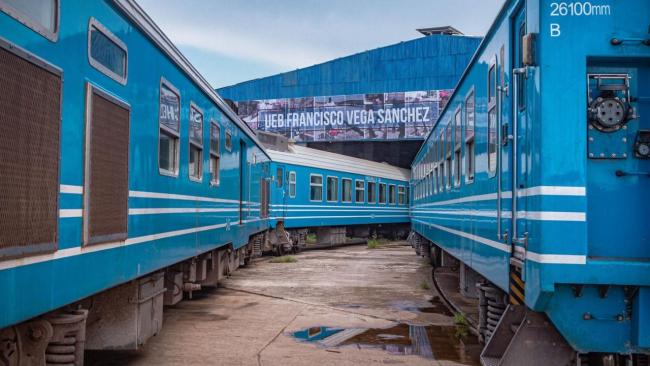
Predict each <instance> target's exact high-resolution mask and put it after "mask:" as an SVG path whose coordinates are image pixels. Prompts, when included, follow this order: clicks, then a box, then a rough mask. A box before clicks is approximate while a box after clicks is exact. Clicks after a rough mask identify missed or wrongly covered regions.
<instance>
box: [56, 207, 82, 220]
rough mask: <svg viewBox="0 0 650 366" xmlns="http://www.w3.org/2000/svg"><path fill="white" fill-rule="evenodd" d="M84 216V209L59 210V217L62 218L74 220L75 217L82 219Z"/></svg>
mask: <svg viewBox="0 0 650 366" xmlns="http://www.w3.org/2000/svg"><path fill="white" fill-rule="evenodd" d="M82 216H83V210H82V209H80V208H79V209H76V208H75V209H68V208H64V209H61V210H59V217H60V218H62V219H63V218H74V217H82Z"/></svg>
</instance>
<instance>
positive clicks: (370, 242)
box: [368, 239, 380, 249]
mask: <svg viewBox="0 0 650 366" xmlns="http://www.w3.org/2000/svg"><path fill="white" fill-rule="evenodd" d="M379 247H380V244H379V240H377V239H369V240H368V249H377V248H379Z"/></svg>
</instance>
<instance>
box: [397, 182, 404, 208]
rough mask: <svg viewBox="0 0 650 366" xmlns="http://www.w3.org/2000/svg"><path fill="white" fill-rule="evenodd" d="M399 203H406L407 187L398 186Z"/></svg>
mask: <svg viewBox="0 0 650 366" xmlns="http://www.w3.org/2000/svg"><path fill="white" fill-rule="evenodd" d="M397 203H398V204H400V205H405V204H406V189H405V187H404V186H399V187H397Z"/></svg>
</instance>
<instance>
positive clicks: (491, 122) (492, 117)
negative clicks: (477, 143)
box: [488, 107, 497, 176]
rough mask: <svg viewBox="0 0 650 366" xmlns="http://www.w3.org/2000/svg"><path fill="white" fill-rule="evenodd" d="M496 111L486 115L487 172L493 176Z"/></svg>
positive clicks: (495, 144)
mask: <svg viewBox="0 0 650 366" xmlns="http://www.w3.org/2000/svg"><path fill="white" fill-rule="evenodd" d="M496 125H497V109H496V107H493V108H491V109H490V112H489V113H488V172H489V173H490V176H494V175H495V173H496V169H497V126H496Z"/></svg>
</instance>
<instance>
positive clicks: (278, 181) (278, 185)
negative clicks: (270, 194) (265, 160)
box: [275, 165, 288, 217]
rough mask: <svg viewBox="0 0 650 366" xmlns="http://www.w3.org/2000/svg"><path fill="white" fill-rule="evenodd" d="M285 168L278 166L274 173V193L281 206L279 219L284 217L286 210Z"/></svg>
mask: <svg viewBox="0 0 650 366" xmlns="http://www.w3.org/2000/svg"><path fill="white" fill-rule="evenodd" d="M285 171H286V169H285V166H284V165H278V166H277V168H276V171H275V192H276V195H277V197H278V199H277V202H278V203H280V204H282V212H281V217H285V216H286V209H287V196H288V194H287V189H286V187H287V186H288V184H287V183H288V182H285V179H284V178H285Z"/></svg>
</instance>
